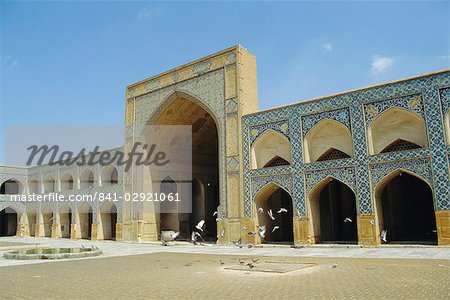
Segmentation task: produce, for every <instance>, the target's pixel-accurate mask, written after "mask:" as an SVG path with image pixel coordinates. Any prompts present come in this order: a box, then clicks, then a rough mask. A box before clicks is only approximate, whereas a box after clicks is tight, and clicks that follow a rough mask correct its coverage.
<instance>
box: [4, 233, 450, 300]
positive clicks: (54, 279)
mask: <svg viewBox="0 0 450 300" xmlns="http://www.w3.org/2000/svg"><path fill="white" fill-rule="evenodd" d="M22 242H24V243H28V244H33V245H35V244H37V246H51V247H67V246H81V245H84V246H85V247H86V246H90V245H96V246H97V247H99V248H101V249H103V251H104V254H103V255H102V256H100V257H98V258H86V259H77V260H58V261H56V260H55V261H53V260H52V261H48V260H33V261H16V260H6V259H4V258H3V257H2V258H0V293H1V294H0V295H1V296H0V298H2V299H62V298H65V299H81V298H85V299H86V298H99V299H106V298H109V299H111V298H116V299H118V298H146V299H169V298H170V299H449V298H450V248H437V247H423V248H421V247H399V248H397V247H386V248H378V249H369V248H364V249H363V248H357V247H353V248H299V249H293V248H286V247H280V248H279V247H276V248H273V247H268V248H251V249H248V248H242V249H240V248H237V247H230V246H185V245H179V246H169V247H162V246H159V245H151V244H131V243H119V242H91V241H70V240H64V239H61V240H54V239H48V238H40V239H38V238H36V239H35V238H22V239H21V238H15V237H14V238H0V252H1V251H4V250H5V249H6V247H8V243H14V246H15V247H16V244H18V243H22ZM23 247H29V245H28V246H23ZM0 254H1V255H2V253H0ZM239 260H241V262H242V263H239ZM253 260H254V261H256V262H253ZM248 263H251V264H252V265H253V266H254V267H252V268H250V267H249V266H247V264H248ZM273 266H275V267H273ZM302 266H303V267H304V268H301V267H302ZM305 266H306V267H305ZM258 270H261V271H262V270H265V271H266V272H258ZM271 270H278V271H280V270H281V271H285V273H276V272H271Z"/></svg>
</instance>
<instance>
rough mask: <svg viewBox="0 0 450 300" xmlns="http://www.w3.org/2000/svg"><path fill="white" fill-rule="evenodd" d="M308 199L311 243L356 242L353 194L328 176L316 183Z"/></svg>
mask: <svg viewBox="0 0 450 300" xmlns="http://www.w3.org/2000/svg"><path fill="white" fill-rule="evenodd" d="M308 198H309V199H308V200H309V215H310V231H311V236H312V237H313V238H312V241H311V242H313V243H344V244H348V243H350V244H353V243H357V241H358V232H357V211H356V196H355V193H354V191H353V190H352V189H351V188H349V187H348V186H347V185H346V184H344V183H343V182H341V181H339V180H337V179H334V178H332V177H329V178H327V179H325V180H323V181H322V182H320V183H319V184H317V185H316V186H315V187H314V188H313V189H312V190H311V192H310V193H309V197H308Z"/></svg>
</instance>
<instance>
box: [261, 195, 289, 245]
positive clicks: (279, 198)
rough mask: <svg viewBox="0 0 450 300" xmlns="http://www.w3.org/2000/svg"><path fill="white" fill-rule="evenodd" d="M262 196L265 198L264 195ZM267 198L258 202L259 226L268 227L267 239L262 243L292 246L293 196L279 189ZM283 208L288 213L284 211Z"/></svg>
mask: <svg viewBox="0 0 450 300" xmlns="http://www.w3.org/2000/svg"><path fill="white" fill-rule="evenodd" d="M261 196H262V197H264V194H262V195H261ZM266 197H267V198H265V199H264V198H262V199H257V200H256V205H257V210H258V212H257V214H258V224H259V226H263V225H265V226H266V233H265V237H264V238H263V239H261V242H262V243H280V244H292V243H293V241H294V237H293V231H294V230H293V212H292V198H291V196H290V195H289V193H288V192H286V191H285V190H284V189H282V188H278V189H277V190H275V191H274V192H273V193H272V194H270V195H268V196H266ZM282 208H283V209H285V210H286V211H282ZM270 215H272V216H273V218H274V220H273V219H272V218H271V217H270Z"/></svg>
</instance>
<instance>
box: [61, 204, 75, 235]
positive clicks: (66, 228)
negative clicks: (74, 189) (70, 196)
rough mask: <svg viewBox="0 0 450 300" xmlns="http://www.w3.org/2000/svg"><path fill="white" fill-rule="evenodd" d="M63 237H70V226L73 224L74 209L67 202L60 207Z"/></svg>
mask: <svg viewBox="0 0 450 300" xmlns="http://www.w3.org/2000/svg"><path fill="white" fill-rule="evenodd" d="M58 214H59V223H60V226H61V237H62V238H67V239H68V238H70V226H71V224H72V209H71V208H70V207H69V205H67V204H63V205H61V206H59V207H58Z"/></svg>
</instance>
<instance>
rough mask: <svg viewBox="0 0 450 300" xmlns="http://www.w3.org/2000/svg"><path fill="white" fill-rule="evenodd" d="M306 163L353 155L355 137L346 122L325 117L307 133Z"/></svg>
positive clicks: (305, 146) (305, 141)
mask: <svg viewBox="0 0 450 300" xmlns="http://www.w3.org/2000/svg"><path fill="white" fill-rule="evenodd" d="M303 145H304V151H303V152H304V159H305V162H306V163H312V162H316V161H324V160H333V159H340V158H351V157H353V153H354V149H353V138H352V134H351V132H350V129H348V128H347V126H345V125H344V124H342V123H340V122H338V121H336V120H332V119H328V118H327V119H323V120H321V121H320V122H318V123H317V124H316V125H314V126H313V127H312V128H311V129H310V130H309V131H308V133H307V134H306V136H305V139H304V142H303Z"/></svg>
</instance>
